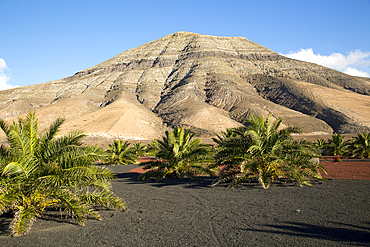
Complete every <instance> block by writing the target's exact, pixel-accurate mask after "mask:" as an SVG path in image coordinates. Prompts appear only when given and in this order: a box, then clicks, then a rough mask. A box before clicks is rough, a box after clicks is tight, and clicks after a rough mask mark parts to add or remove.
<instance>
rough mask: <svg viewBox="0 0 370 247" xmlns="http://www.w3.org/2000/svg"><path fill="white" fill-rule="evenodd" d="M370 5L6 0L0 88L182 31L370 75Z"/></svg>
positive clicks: (1, 3)
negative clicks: (238, 39)
mask: <svg viewBox="0 0 370 247" xmlns="http://www.w3.org/2000/svg"><path fill="white" fill-rule="evenodd" d="M369 13H370V0H347V1H340V0H336V1H331V0H324V1H323V0H311V1H297V0H294V1H293V0H292V1H290V0H286V1H285V0H276V1H274V0H260V1H248V0H244V1H242V0H235V1H233V0H225V1H221V0H213V1H208V0H207V1H202V0H197V1H193V0H186V1H183V0H172V1H164V0H159V1H153V0H151V1H147V0H135V1H133V0H130V1H125V0H104V1H103V0H100V1H94V0H74V1H72V0H64V1H56V0H35V1H29V0H27V1H26V0H0V90H2V89H6V88H10V87H14V86H25V85H30V84H38V83H43V82H47V81H52V80H57V79H61V78H64V77H68V76H71V75H73V74H74V73H75V72H77V71H81V70H84V69H87V68H89V67H92V66H94V65H97V64H99V63H101V62H104V61H105V60H107V59H109V58H111V57H113V56H116V55H118V54H120V53H122V52H124V51H126V50H128V49H131V48H135V47H137V46H140V45H142V44H144V43H147V42H150V41H153V40H156V39H159V38H161V37H163V36H166V35H168V34H171V33H175V32H178V31H189V32H195V33H200V34H209V35H216V36H242V37H246V38H248V39H250V40H251V41H253V42H256V43H258V44H260V45H263V46H265V47H267V48H269V49H271V50H273V51H275V52H278V53H281V54H284V55H288V56H291V57H293V58H297V59H301V60H309V61H312V62H315V63H319V64H323V65H325V66H327V67H332V68H334V69H337V70H340V71H343V72H346V73H349V74H356V75H362V76H367V77H370V14H369Z"/></svg>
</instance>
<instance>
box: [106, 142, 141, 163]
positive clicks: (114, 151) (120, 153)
mask: <svg viewBox="0 0 370 247" xmlns="http://www.w3.org/2000/svg"><path fill="white" fill-rule="evenodd" d="M129 146H130V143H129V142H128V141H125V142H124V143H123V141H122V140H114V141H113V145H112V144H109V146H108V150H107V153H108V157H107V164H110V165H116V164H123V165H128V164H136V163H138V161H139V158H138V156H137V154H136V151H135V148H133V147H129Z"/></svg>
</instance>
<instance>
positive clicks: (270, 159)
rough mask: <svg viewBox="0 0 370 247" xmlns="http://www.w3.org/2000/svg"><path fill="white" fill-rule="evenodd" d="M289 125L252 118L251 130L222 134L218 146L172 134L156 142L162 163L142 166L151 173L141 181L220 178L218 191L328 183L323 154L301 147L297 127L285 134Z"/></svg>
mask: <svg viewBox="0 0 370 247" xmlns="http://www.w3.org/2000/svg"><path fill="white" fill-rule="evenodd" d="M282 121H283V119H281V118H279V119H277V120H276V121H274V122H273V121H272V116H271V115H269V116H268V117H267V118H266V119H264V118H263V117H256V116H254V115H251V116H250V117H249V118H248V119H247V122H248V123H249V126H248V127H240V128H231V129H227V130H226V131H224V132H222V133H221V134H220V135H218V136H217V137H216V138H214V139H213V140H214V142H215V143H216V146H214V147H212V146H210V145H206V144H202V143H201V139H193V137H194V133H193V134H191V133H190V131H189V130H185V129H183V128H181V129H180V128H175V129H174V130H173V132H166V133H165V136H164V137H163V139H162V140H155V141H153V143H152V144H151V145H150V146H149V150H148V153H149V154H150V155H153V156H155V157H156V158H157V160H156V161H150V162H146V163H142V164H141V165H143V166H144V169H145V170H147V171H146V172H145V173H143V174H142V175H140V177H139V178H140V179H147V178H150V177H154V178H155V179H156V180H159V179H161V178H165V177H176V176H177V177H178V178H183V177H185V176H189V177H191V178H195V177H196V175H197V174H204V173H205V174H208V175H215V174H217V178H216V180H215V181H214V185H217V184H219V183H228V186H229V187H235V186H237V185H239V184H241V183H245V182H248V181H259V182H260V184H261V185H262V187H263V188H265V189H267V188H268V187H269V186H270V183H271V182H272V181H273V180H274V179H279V178H284V179H289V180H293V181H297V182H298V183H299V184H300V185H301V186H303V185H310V179H319V180H324V179H323V178H322V177H321V174H320V170H322V171H323V172H324V173H326V170H325V169H324V168H323V167H322V166H321V165H320V163H319V159H318V158H319V157H321V155H320V153H319V150H318V148H316V147H315V146H314V145H312V144H311V143H309V142H306V141H295V140H293V138H292V136H291V134H293V133H300V131H299V129H297V128H296V127H288V128H280V127H281V123H282Z"/></svg>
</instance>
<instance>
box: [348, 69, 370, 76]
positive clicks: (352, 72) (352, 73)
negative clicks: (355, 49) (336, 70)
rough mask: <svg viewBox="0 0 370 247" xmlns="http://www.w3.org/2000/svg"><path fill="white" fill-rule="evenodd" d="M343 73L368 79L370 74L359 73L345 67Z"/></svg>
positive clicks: (356, 70)
mask: <svg viewBox="0 0 370 247" xmlns="http://www.w3.org/2000/svg"><path fill="white" fill-rule="evenodd" d="M343 73H346V74H348V75H353V76H362V77H370V74H369V73H367V72H365V71H359V70H358V69H355V68H352V67H347V68H345V69H344V70H343Z"/></svg>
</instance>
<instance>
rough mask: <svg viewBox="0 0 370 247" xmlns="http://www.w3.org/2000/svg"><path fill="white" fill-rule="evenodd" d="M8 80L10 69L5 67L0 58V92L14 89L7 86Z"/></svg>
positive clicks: (3, 61)
mask: <svg viewBox="0 0 370 247" xmlns="http://www.w3.org/2000/svg"><path fill="white" fill-rule="evenodd" d="M10 78H11V75H10V69H9V68H8V66H7V65H6V63H5V60H4V59H2V58H0V90H6V89H11V88H14V86H12V85H10V84H8V82H9V81H10Z"/></svg>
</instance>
